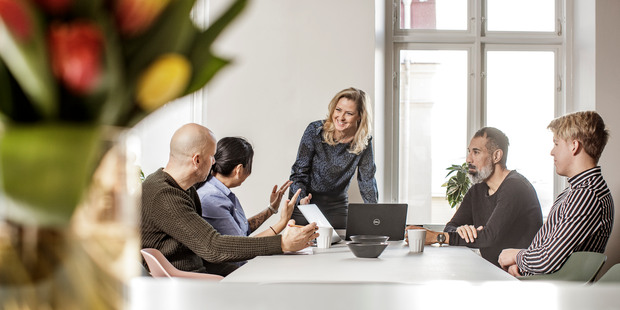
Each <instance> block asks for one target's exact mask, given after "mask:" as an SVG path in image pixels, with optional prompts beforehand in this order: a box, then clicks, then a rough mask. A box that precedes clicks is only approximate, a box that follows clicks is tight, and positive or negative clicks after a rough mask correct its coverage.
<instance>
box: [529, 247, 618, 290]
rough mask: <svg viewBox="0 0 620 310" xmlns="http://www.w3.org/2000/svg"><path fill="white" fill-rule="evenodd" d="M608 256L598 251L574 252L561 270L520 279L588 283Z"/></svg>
mask: <svg viewBox="0 0 620 310" xmlns="http://www.w3.org/2000/svg"><path fill="white" fill-rule="evenodd" d="M605 260H607V256H605V255H604V254H602V253H596V252H573V253H572V254H571V255H570V256H569V257H568V259H567V260H566V262H565V263H564V265H563V266H562V267H561V268H560V270H558V271H556V272H554V273H550V274H537V275H533V276H524V277H519V280H544V281H576V282H583V283H587V282H590V281H592V280H593V279H594V277H596V274H597V273H598V271H599V270H600V269H601V267H602V266H603V264H604V263H605Z"/></svg>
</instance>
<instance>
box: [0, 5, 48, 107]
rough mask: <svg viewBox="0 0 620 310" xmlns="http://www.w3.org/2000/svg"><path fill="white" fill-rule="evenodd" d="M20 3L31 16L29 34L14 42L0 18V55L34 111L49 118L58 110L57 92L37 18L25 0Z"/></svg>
mask: <svg viewBox="0 0 620 310" xmlns="http://www.w3.org/2000/svg"><path fill="white" fill-rule="evenodd" d="M22 4H23V5H24V6H25V7H26V8H27V9H28V10H29V14H30V16H32V25H31V26H32V31H33V34H32V37H30V38H29V39H28V41H27V42H18V40H17V39H16V38H15V37H14V36H13V34H12V33H11V31H10V30H9V29H8V28H7V27H6V25H5V24H4V22H3V21H2V19H0V38H2V40H1V41H2V48H0V57H2V58H3V59H4V61H5V64H6V66H7V67H8V68H9V71H10V72H11V74H12V75H13V76H14V77H15V79H16V80H17V82H18V83H19V85H20V86H21V88H22V89H23V91H24V93H26V95H27V96H28V97H29V98H30V100H31V102H32V104H33V105H34V106H35V107H36V109H37V110H38V112H39V113H41V114H42V115H44V116H45V117H47V118H53V117H55V116H56V115H57V113H58V106H57V100H58V97H57V96H58V94H57V90H56V83H55V81H54V78H53V76H52V72H51V69H50V66H49V60H48V57H47V48H46V44H45V40H44V35H43V30H42V25H41V17H40V16H38V15H37V12H36V11H35V10H34V9H33V8H32V5H31V4H29V3H28V2H27V1H23V2H22Z"/></svg>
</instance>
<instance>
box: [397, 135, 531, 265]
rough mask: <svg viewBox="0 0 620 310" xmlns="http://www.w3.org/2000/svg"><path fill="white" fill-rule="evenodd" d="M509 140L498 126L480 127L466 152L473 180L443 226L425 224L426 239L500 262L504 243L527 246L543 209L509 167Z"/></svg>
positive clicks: (506, 244) (522, 180)
mask: <svg viewBox="0 0 620 310" xmlns="http://www.w3.org/2000/svg"><path fill="white" fill-rule="evenodd" d="M508 144H509V142H508V137H506V135H505V134H504V133H503V132H501V131H500V130H499V129H497V128H493V127H484V128H482V129H480V130H478V132H476V134H475V135H474V137H473V138H472V139H471V141H470V143H469V147H468V154H467V164H468V165H469V178H470V180H471V181H472V183H473V184H474V185H473V186H472V187H471V188H470V189H469V191H467V194H465V197H464V198H463V202H461V205H460V206H459V208H458V210H457V211H456V213H455V214H454V216H453V217H452V219H451V220H450V222H448V223H447V224H446V227H445V229H444V232H434V231H430V230H427V233H426V244H431V243H448V244H450V245H460V246H467V247H470V248H478V249H480V254H481V255H482V257H484V258H485V259H486V260H488V261H489V262H491V263H493V264H495V265H496V266H498V267H499V263H498V262H497V259H498V256H499V253H500V252H501V251H502V250H503V249H505V248H523V247H527V246H529V244H530V243H531V242H532V239H533V238H534V235H536V232H538V230H539V229H540V227H541V226H542V211H541V209H540V203H539V201H538V195H536V190H534V187H533V186H532V184H531V183H530V182H529V181H528V180H527V179H526V178H525V177H524V176H522V175H521V174H519V173H518V172H517V171H515V170H508V168H507V166H506V159H507V156H508ZM408 228H414V227H411V226H410V227H408ZM517 244H521V245H523V246H522V247H519V246H515V245H517Z"/></svg>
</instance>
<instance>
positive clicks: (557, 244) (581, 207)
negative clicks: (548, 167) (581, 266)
mask: <svg viewBox="0 0 620 310" xmlns="http://www.w3.org/2000/svg"><path fill="white" fill-rule="evenodd" d="M568 183H569V187H567V188H566V189H565V190H564V191H563V192H562V193H561V194H560V195H559V196H558V198H557V199H556V200H555V202H554V203H553V208H552V209H551V212H550V213H549V217H548V218H547V222H546V223H545V224H543V226H542V228H541V229H540V230H539V231H538V233H536V236H534V240H532V244H530V247H529V248H527V249H526V250H521V251H520V252H519V253H518V254H517V258H516V261H517V266H518V267H519V272H520V273H521V274H522V275H532V274H541V273H553V272H555V271H557V270H558V269H560V267H562V265H563V264H564V262H565V261H566V259H567V258H568V256H569V255H570V254H571V253H573V252H576V251H590V252H599V253H603V252H604V251H605V246H606V245H607V241H608V240H609V236H610V234H611V228H612V226H613V223H614V202H613V199H612V197H611V192H610V191H609V188H608V187H607V183H605V180H604V179H603V176H602V174H601V167H598V166H597V167H594V168H592V169H588V170H586V171H583V172H581V173H579V174H577V175H575V176H573V177H572V178H570V179H568Z"/></svg>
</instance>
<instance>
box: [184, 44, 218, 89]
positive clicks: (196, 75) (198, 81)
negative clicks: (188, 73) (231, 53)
mask: <svg viewBox="0 0 620 310" xmlns="http://www.w3.org/2000/svg"><path fill="white" fill-rule="evenodd" d="M205 54H208V53H205ZM206 60H207V61H206V62H205V63H204V64H203V65H202V66H201V67H194V68H195V69H194V72H193V74H192V80H191V81H190V84H189V86H188V88H187V91H185V94H184V95H187V94H191V93H193V92H195V91H197V90H199V89H201V88H202V87H203V86H205V84H207V83H208V82H209V81H210V80H211V79H212V78H213V77H214V76H215V74H216V73H217V72H218V71H220V69H222V68H224V67H225V66H226V65H227V64H228V63H229V61H228V60H226V59H222V58H219V57H217V56H214V55H211V54H209V57H207V58H206Z"/></svg>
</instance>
